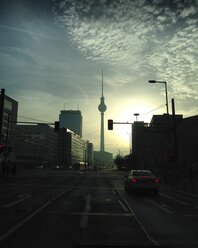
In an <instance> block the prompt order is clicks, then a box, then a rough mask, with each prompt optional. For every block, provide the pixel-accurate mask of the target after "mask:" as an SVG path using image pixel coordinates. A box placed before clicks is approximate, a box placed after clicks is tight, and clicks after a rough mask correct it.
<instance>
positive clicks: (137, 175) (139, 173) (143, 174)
mask: <svg viewBox="0 0 198 248" xmlns="http://www.w3.org/2000/svg"><path fill="white" fill-rule="evenodd" d="M133 176H135V177H139V176H152V177H153V176H154V174H153V173H152V172H151V171H134V172H133Z"/></svg>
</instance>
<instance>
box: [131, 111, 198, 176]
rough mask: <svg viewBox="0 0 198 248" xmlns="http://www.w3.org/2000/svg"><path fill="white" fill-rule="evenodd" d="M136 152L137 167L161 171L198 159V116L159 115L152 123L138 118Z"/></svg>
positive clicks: (135, 140) (134, 127)
mask: <svg viewBox="0 0 198 248" xmlns="http://www.w3.org/2000/svg"><path fill="white" fill-rule="evenodd" d="M132 153H133V155H134V157H135V158H136V165H134V166H136V167H137V168H147V169H148V168H149V169H151V168H152V169H153V170H155V171H156V172H157V173H158V174H164V173H166V171H172V170H173V169H177V170H178V169H179V170H180V169H181V168H182V167H185V166H186V165H187V164H188V163H190V164H192V163H194V162H196V163H197V162H198V155H197V154H198V116H192V117H188V118H183V116H182V115H175V118H174V119H173V116H172V115H156V116H153V118H152V120H151V122H150V123H149V124H145V123H144V122H134V124H133V126H132Z"/></svg>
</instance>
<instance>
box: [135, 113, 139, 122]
mask: <svg viewBox="0 0 198 248" xmlns="http://www.w3.org/2000/svg"><path fill="white" fill-rule="evenodd" d="M139 115H140V114H139V113H135V114H134V116H135V117H136V121H137V118H138V116H139Z"/></svg>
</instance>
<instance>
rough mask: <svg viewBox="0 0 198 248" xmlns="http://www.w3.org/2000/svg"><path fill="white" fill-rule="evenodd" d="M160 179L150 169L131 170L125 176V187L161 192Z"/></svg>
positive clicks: (130, 189)
mask: <svg viewBox="0 0 198 248" xmlns="http://www.w3.org/2000/svg"><path fill="white" fill-rule="evenodd" d="M159 184H160V179H159V178H157V177H156V176H155V175H154V173H153V172H152V171H150V170H131V171H130V173H129V175H128V176H126V177H125V181H124V187H125V190H127V191H139V190H141V191H149V192H152V193H154V194H158V192H159Z"/></svg>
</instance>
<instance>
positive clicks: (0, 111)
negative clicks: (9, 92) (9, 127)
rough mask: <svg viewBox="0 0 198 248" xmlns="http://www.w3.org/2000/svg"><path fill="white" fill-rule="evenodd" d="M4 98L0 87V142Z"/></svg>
mask: <svg viewBox="0 0 198 248" xmlns="http://www.w3.org/2000/svg"><path fill="white" fill-rule="evenodd" d="M4 99H5V89H1V95H0V144H1V141H2V129H3V111H4Z"/></svg>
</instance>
